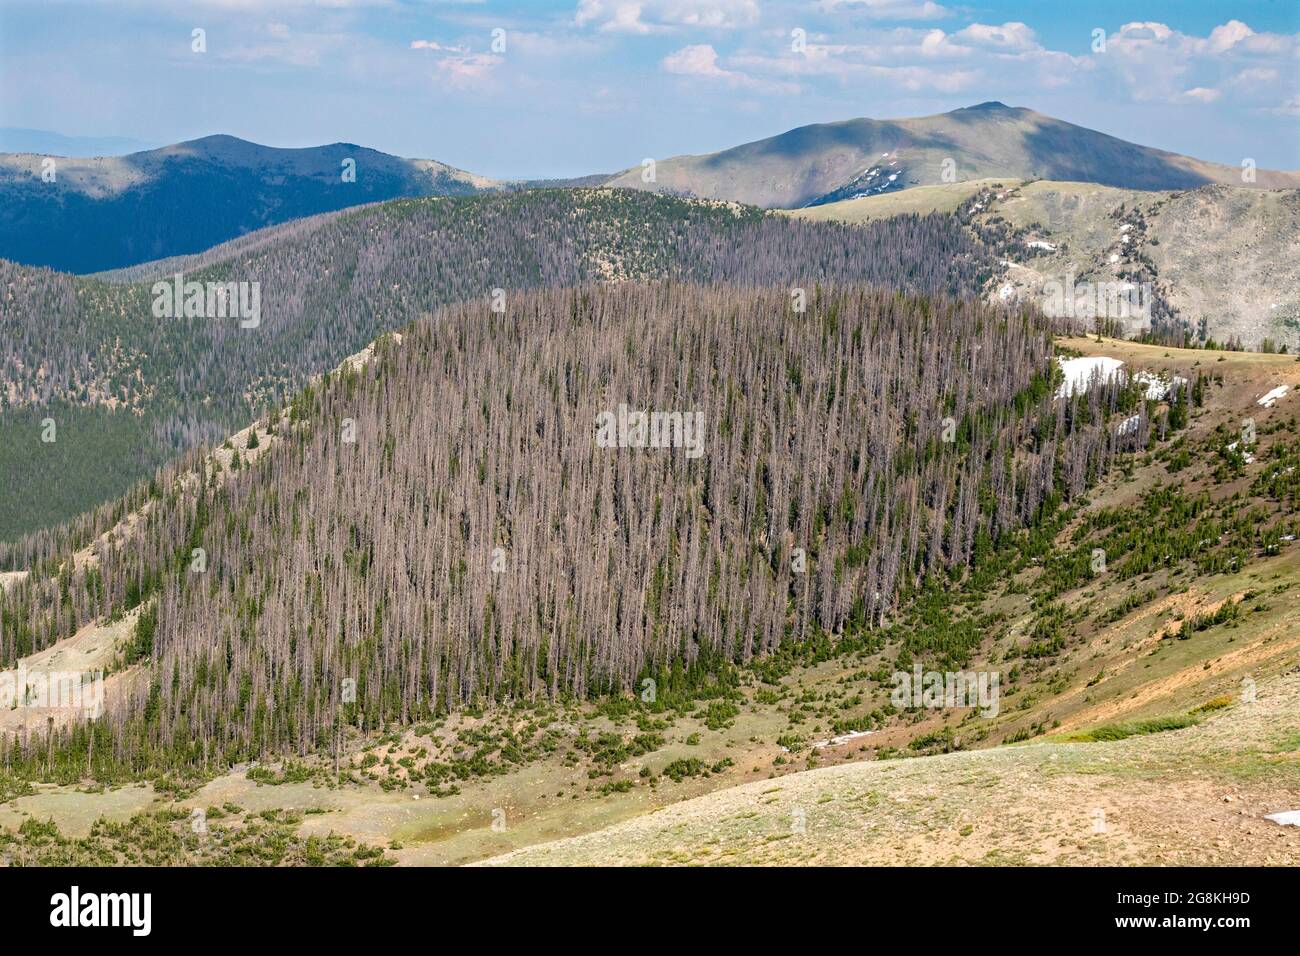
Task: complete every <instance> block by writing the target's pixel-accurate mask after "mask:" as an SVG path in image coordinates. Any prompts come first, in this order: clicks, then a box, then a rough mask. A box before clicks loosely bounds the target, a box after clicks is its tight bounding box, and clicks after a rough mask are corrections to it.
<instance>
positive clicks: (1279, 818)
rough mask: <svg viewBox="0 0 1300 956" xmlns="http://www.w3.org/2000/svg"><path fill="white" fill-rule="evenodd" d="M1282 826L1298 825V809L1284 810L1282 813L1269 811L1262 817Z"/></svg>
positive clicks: (1299, 825) (1299, 812)
mask: <svg viewBox="0 0 1300 956" xmlns="http://www.w3.org/2000/svg"><path fill="white" fill-rule="evenodd" d="M1264 819H1265V820H1272V821H1273V822H1274V823H1277V824H1281V825H1282V826H1284V827H1300V810H1285V811H1283V812H1282V813H1270V814H1268V815H1267V816H1265V817H1264Z"/></svg>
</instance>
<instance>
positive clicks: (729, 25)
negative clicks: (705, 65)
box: [573, 0, 759, 34]
mask: <svg viewBox="0 0 1300 956" xmlns="http://www.w3.org/2000/svg"><path fill="white" fill-rule="evenodd" d="M758 16H759V12H758V3H757V0H578V9H577V11H576V12H575V13H574V17H573V20H574V23H576V24H577V25H578V26H580V27H586V26H591V27H595V28H596V29H598V30H601V31H603V32H606V33H634V34H635V33H640V34H645V33H667V32H671V31H674V30H679V29H683V28H687V27H690V28H696V29H701V28H702V29H713V30H734V29H738V28H741V27H748V26H752V25H753V24H755V23H757V22H758Z"/></svg>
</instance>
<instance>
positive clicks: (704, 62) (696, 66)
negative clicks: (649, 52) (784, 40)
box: [659, 43, 798, 93]
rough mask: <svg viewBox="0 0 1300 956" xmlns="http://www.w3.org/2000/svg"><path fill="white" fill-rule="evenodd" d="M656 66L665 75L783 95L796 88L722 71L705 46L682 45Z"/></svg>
mask: <svg viewBox="0 0 1300 956" xmlns="http://www.w3.org/2000/svg"><path fill="white" fill-rule="evenodd" d="M659 66H660V68H661V69H662V70H663V71H664V72H665V73H674V74H676V75H678V76H699V77H705V78H707V79H710V80H720V81H723V82H725V83H726V84H727V85H729V86H740V87H749V88H751V89H759V90H770V91H772V92H785V93H793V92H795V91H797V89H798V87H797V86H794V85H793V84H789V83H777V82H772V81H767V80H760V79H756V78H754V77H752V76H749V75H747V74H745V73H740V72H737V71H735V70H727V69H723V68H722V67H721V66H720V65H719V64H718V51H717V50H715V49H713V47H712V46H711V45H710V44H708V43H694V44H691V45H690V46H684V47H682V48H681V49H680V50H676V51H675V52H673V53H670V54H668V55H667V56H666V57H664V58H663V59H662V60H661V61H660V62H659Z"/></svg>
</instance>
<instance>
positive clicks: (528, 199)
mask: <svg viewBox="0 0 1300 956" xmlns="http://www.w3.org/2000/svg"><path fill="white" fill-rule="evenodd" d="M181 265H182V266H183V267H185V268H186V269H187V271H186V272H185V273H184V278H185V280H186V281H192V280H196V281H200V282H232V281H233V282H247V283H258V285H259V289H260V300H261V315H260V322H259V324H258V325H257V326H256V327H254V328H241V327H240V324H239V322H238V321H237V320H236V319H234V318H216V319H214V318H158V317H156V316H155V315H154V313H153V309H152V306H153V301H154V293H153V291H152V281H151V280H152V279H155V278H160V277H161V278H167V279H170V277H171V275H172V272H173V270H174V269H176V268H178V266H177V264H176V263H174V262H168V263H165V264H163V265H162V268H161V269H160V270H157V271H154V272H152V273H150V272H149V271H148V270H147V269H146V267H140V268H139V269H138V270H134V271H132V272H131V273H128V276H129V277H131V278H140V279H141V281H136V282H128V283H125V284H123V283H121V282H120V281H112V282H109V281H103V280H99V279H87V278H79V277H75V276H71V275H68V274H65V273H58V272H51V271H49V270H44V269H32V268H27V267H22V266H17V265H14V264H11V263H3V262H0V332H2V333H3V334H0V381H3V382H4V383H5V389H4V390H3V392H0V439H3V440H0V474H4V475H5V477H6V491H7V492H8V493H7V494H6V495H5V496H4V498H3V500H2V501H0V540H4V539H11V538H13V537H14V536H15V535H17V534H20V533H23V532H27V531H32V530H34V529H37V528H40V527H43V526H48V525H50V524H53V523H55V522H58V521H64V520H68V519H70V518H72V517H73V516H75V515H77V514H79V513H80V512H82V511H84V510H86V509H88V508H91V507H94V506H95V505H97V504H99V503H100V502H102V501H104V500H106V499H108V498H110V497H112V496H113V495H116V494H120V493H121V492H123V491H124V490H125V489H126V487H128V486H129V484H130V483H131V482H132V481H135V480H138V479H141V478H144V477H146V476H147V475H148V474H150V473H151V472H152V470H153V469H154V468H155V467H157V466H158V465H159V464H161V463H162V462H163V461H166V460H167V459H168V458H170V457H172V456H174V455H175V454H177V453H180V452H182V451H184V450H186V449H188V448H192V447H194V446H195V445H197V444H199V443H201V442H205V441H212V440H216V439H218V438H220V437H222V436H224V435H226V434H229V433H230V432H231V431H234V430H235V429H237V428H240V427H243V425H245V424H247V422H248V421H250V420H251V418H252V417H253V416H254V415H255V414H256V413H257V411H258V410H259V409H264V408H266V407H267V406H269V405H270V404H271V403H273V402H275V401H277V400H278V399H280V398H283V397H284V396H287V395H289V394H292V393H293V391H294V390H296V389H297V388H299V387H301V386H302V385H303V384H305V383H306V381H307V380H308V379H309V378H310V377H311V376H313V375H318V374H320V373H321V372H323V371H324V370H326V369H329V368H333V367H334V366H335V365H337V364H338V362H340V361H341V360H342V359H343V358H344V357H345V356H347V355H350V354H352V353H354V352H356V351H357V350H359V349H361V348H363V347H364V346H365V345H366V344H367V343H369V342H370V341H372V340H373V339H374V338H375V337H376V336H377V335H379V334H381V333H383V332H385V331H389V330H392V329H395V328H399V327H401V326H403V325H405V324H407V323H409V322H411V321H413V320H414V319H416V318H418V317H419V316H421V315H423V314H425V313H428V312H431V311H432V310H434V309H436V308H438V307H439V306H441V305H445V304H448V303H452V302H458V301H469V300H482V301H485V302H486V301H487V300H488V298H489V296H491V294H492V292H493V290H494V289H500V290H501V291H502V297H501V298H500V299H499V304H500V305H501V307H503V308H504V309H505V312H504V315H505V316H506V317H507V318H508V317H510V316H511V315H513V314H514V311H515V309H516V307H517V302H518V297H519V295H520V294H521V293H522V292H523V291H525V290H527V289H531V288H536V287H541V286H571V285H574V284H577V283H583V282H592V281H622V280H629V279H656V278H675V279H681V280H689V281H698V282H724V283H742V284H745V283H757V284H784V285H787V286H799V287H806V288H809V289H811V288H812V287H813V286H814V285H815V284H817V283H819V282H820V283H825V282H843V281H865V282H870V283H877V284H881V285H888V286H895V287H898V288H901V289H904V290H906V291H910V292H918V293H933V292H949V293H958V292H963V291H965V292H970V291H971V290H973V289H975V288H976V287H978V286H979V285H980V284H981V283H982V282H983V281H984V280H985V279H987V278H988V276H989V275H991V274H992V272H993V270H994V268H995V259H994V256H993V254H992V252H991V250H990V249H989V248H988V247H987V246H986V244H985V243H984V242H983V240H981V239H979V238H974V237H972V236H970V235H969V234H968V233H967V232H965V231H964V230H963V229H962V228H961V227H960V226H959V225H958V224H957V223H955V222H953V221H952V220H951V219H949V218H944V217H941V216H931V217H927V218H917V217H909V218H901V219H897V220H891V221H890V222H887V223H881V224H878V225H873V226H871V227H869V228H866V229H858V228H852V227H849V226H844V225H839V224H833V223H826V224H822V223H816V224H812V223H802V222H792V221H789V220H787V219H785V218H781V217H776V216H772V215H768V214H765V213H763V212H761V211H759V210H756V209H752V208H747V207H741V206H735V205H730V204H722V203H702V202H693V201H685V200H679V199H672V198H667V197H657V196H652V195H648V194H645V193H638V192H631V191H608V190H604V191H598V190H576V191H570V190H547V191H537V192H524V193H515V194H509V195H492V196H481V197H470V198H454V199H453V198H441V199H420V200H400V201H394V202H390V203H384V204H379V205H373V206H369V207H365V208H363V209H359V210H353V211H349V212H346V213H341V214H333V215H330V216H323V217H318V218H317V219H315V220H312V221H309V222H308V223H306V224H302V225H298V224H295V225H293V226H285V227H277V228H276V229H274V230H273V231H272V232H271V236H270V238H269V239H267V238H265V237H261V236H260V235H259V236H252V237H246V238H244V239H241V240H238V241H236V242H234V243H231V244H228V245H227V246H223V247H219V248H218V249H217V250H215V251H214V252H213V253H211V254H209V255H206V256H198V257H192V258H190V259H187V260H184V261H183V262H182V263H181ZM111 278H113V279H114V280H116V279H119V278H120V277H119V276H113V277H111ZM47 418H51V419H53V420H54V422H55V423H56V426H57V428H58V433H57V435H56V438H57V440H56V441H53V442H49V441H42V440H41V437H42V422H44V421H45V419H47Z"/></svg>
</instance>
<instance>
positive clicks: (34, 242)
mask: <svg viewBox="0 0 1300 956" xmlns="http://www.w3.org/2000/svg"><path fill="white" fill-rule="evenodd" d="M353 173H354V174H355V176H354V178H353V176H352V174H353ZM1253 173H1254V175H1253V179H1251V178H1250V177H1246V178H1245V179H1246V180H1250V181H1245V180H1244V179H1243V170H1242V169H1240V168H1236V167H1232V166H1224V165H1221V164H1217V163H1210V162H1205V161H1202V160H1199V159H1194V158H1191V157H1187V156H1181V155H1178V154H1176V153H1170V152H1166V151H1164V150H1159V149H1154V148H1151V147H1146V146H1139V145H1136V144H1133V143H1129V142H1125V141H1124V140H1121V139H1117V138H1115V137H1113V136H1108V135H1106V134H1104V133H1099V132H1096V131H1094V130H1089V129H1086V128H1084V127H1081V126H1076V125H1073V124H1071V123H1067V122H1064V121H1062V120H1058V119H1053V118H1052V117H1049V116H1045V115H1043V114H1041V113H1037V112H1034V111H1033V110H1029V109H1023V108H1013V107H1008V106H1005V105H1003V104H1002V103H997V102H990V103H982V104H979V105H977V106H972V107H967V108H963V109H957V110H953V111H951V112H948V113H942V114H939V115H936V116H926V117H920V118H915V119H900V120H874V119H851V120H845V121H843V122H838V123H821V124H814V125H809V126H802V127H799V128H797V129H793V130H790V131H788V132H785V133H782V134H780V135H778V136H773V137H770V138H767V139H762V140H758V141H756V142H752V143H746V144H743V145H740V146H736V147H733V148H731V149H727V150H723V151H721V152H718V153H712V154H707V155H701V156H678V157H672V158H665V159H663V160H660V161H658V162H657V163H656V164H655V166H654V169H653V173H652V174H651V171H649V170H647V169H645V168H643V167H642V166H636V167H632V168H629V169H627V170H624V171H622V172H619V173H615V174H613V175H608V174H593V175H589V176H582V177H576V178H573V179H569V180H519V181H503V180H496V179H491V178H488V177H484V176H477V175H474V174H473V173H469V172H465V171H464V170H460V169H456V168H455V167H452V166H448V165H447V164H445V163H441V162H438V161H436V160H431V159H403V158H400V157H397V156H391V155H388V154H386V153H382V152H378V151H376V150H372V149H366V148H364V147H361V146H357V145H355V144H349V143H333V144H330V145H328V146H319V147H312V148H305V149H280V148H275V147H269V146H260V145H257V144H254V143H249V142H246V141H244V140H240V139H237V138H235V137H232V136H225V135H219V136H208V137H204V138H202V139H198V140H193V141H190V142H185V143H179V144H176V145H173V146H167V147H163V148H161V149H155V150H149V151H146V152H140V153H132V154H130V155H127V156H100V157H95V158H83V159H77V158H64V157H57V156H54V157H50V156H42V155H39V154H36V153H13V154H3V155H0V258H5V259H10V260H13V261H16V262H20V263H23V264H27V265H43V266H49V267H51V268H56V269H60V270H63V271H68V272H77V273H87V272H98V271H102V270H106V269H115V268H120V267H124V266H131V265H135V264H138V263H142V262H147V261H149V260H154V259H161V258H165V257H169V256H177V255H185V254H188V253H196V252H200V251H202V250H205V249H207V248H209V247H211V246H214V245H216V244H218V243H221V242H225V241H227V240H230V239H234V238H237V237H239V236H241V235H244V234H246V233H249V232H252V231H254V230H257V229H260V228H262V227H265V226H270V225H275V224H277V223H282V222H287V221H289V220H293V219H297V218H300V217H304V216H309V215H312V214H315V213H322V212H329V211H333V210H338V209H343V208H347V207H350V206H357V205H362V204H364V203H368V202H375V201H380V200H386V199H394V198H402V197H418V196H441V195H468V194H474V193H480V192H487V191H501V190H516V189H528V188H543V187H574V186H582V187H586V186H607V187H615V188H623V187H626V188H632V189H647V190H652V191H656V192H664V193H670V194H673V195H678V196H686V197H695V198H702V199H719V200H726V201H733V202H742V203H746V204H748V205H753V206H759V207H763V208H787V209H788V208H799V207H807V206H817V205H821V204H826V203H832V202H835V201H838V200H844V199H850V198H854V197H866V196H879V195H883V194H888V193H896V192H901V191H903V190H907V189H911V188H914V187H918V186H934V185H939V184H944V183H950V182H961V181H967V180H977V179H983V178H989V177H1005V178H1010V179H1016V180H1027V179H1049V180H1060V181H1072V182H1086V183H1097V184H1101V185H1107V186H1114V187H1117V188H1125V189H1135V190H1181V189H1192V188H1196V187H1198V186H1204V185H1208V184H1227V185H1246V186H1253V187H1259V188H1295V187H1297V186H1300V173H1295V172H1275V171H1270V170H1254V171H1253ZM51 174H52V179H51V178H50V177H51Z"/></svg>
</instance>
